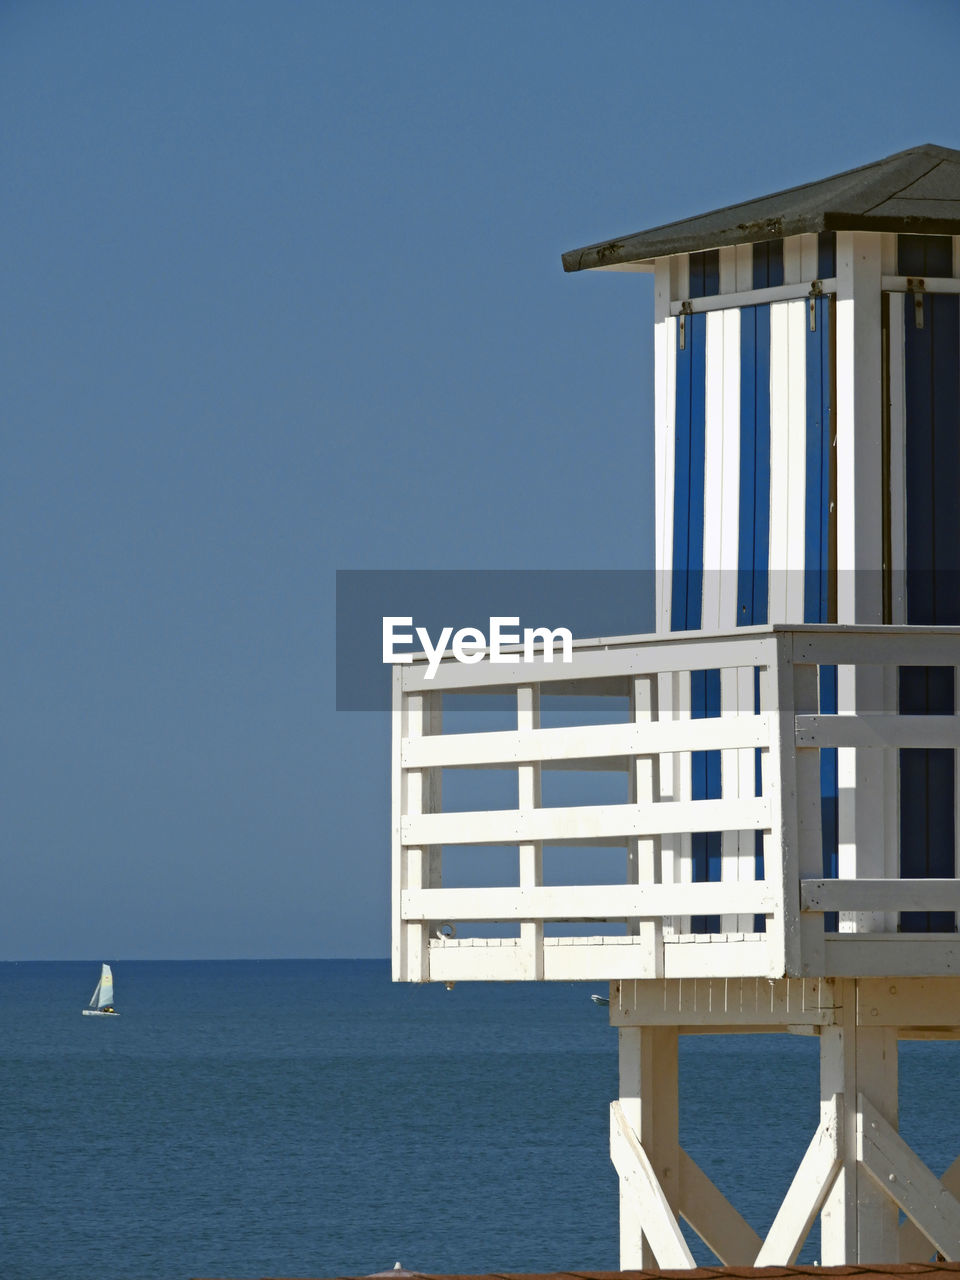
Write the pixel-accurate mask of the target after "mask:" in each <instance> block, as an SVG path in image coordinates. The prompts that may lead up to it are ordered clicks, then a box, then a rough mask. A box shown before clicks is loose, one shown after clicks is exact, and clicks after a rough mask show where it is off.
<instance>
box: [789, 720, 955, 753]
mask: <svg viewBox="0 0 960 1280" xmlns="http://www.w3.org/2000/svg"><path fill="white" fill-rule="evenodd" d="M797 746H798V747H950V748H952V749H954V750H956V749H958V748H960V716H901V715H894V714H886V715H885V714H883V713H881V712H864V713H862V714H860V715H838V716H821V715H805V716H800V715H798V716H797Z"/></svg>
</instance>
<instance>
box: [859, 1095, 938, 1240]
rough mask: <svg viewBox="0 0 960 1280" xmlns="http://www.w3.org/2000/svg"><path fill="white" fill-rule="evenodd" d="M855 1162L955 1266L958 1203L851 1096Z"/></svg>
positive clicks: (870, 1109) (872, 1110) (872, 1109)
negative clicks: (855, 1117) (855, 1148)
mask: <svg viewBox="0 0 960 1280" xmlns="http://www.w3.org/2000/svg"><path fill="white" fill-rule="evenodd" d="M857 1159H858V1160H859V1161H860V1163H861V1164H862V1165H863V1167H864V1169H866V1171H867V1173H869V1175H870V1177H871V1178H873V1180H874V1181H875V1182H876V1183H877V1185H878V1186H879V1187H880V1188H881V1189H882V1190H883V1191H885V1192H886V1194H887V1195H888V1196H889V1197H890V1199H891V1200H892V1201H893V1202H894V1204H896V1205H898V1206H899V1207H900V1208H901V1209H902V1210H903V1212H904V1213H905V1214H906V1215H907V1217H908V1218H909V1219H910V1221H911V1222H913V1223H914V1224H915V1225H916V1226H917V1227H918V1228H919V1229H920V1231H922V1232H923V1234H924V1235H925V1236H926V1237H927V1239H928V1240H929V1241H930V1243H931V1246H932V1247H933V1248H935V1249H937V1250H939V1252H940V1253H942V1254H943V1256H944V1258H945V1259H946V1260H947V1261H948V1262H957V1261H960V1203H958V1202H957V1201H956V1200H955V1199H954V1197H953V1196H952V1195H951V1194H950V1192H949V1191H948V1190H947V1189H946V1187H945V1186H944V1185H943V1183H942V1182H941V1181H940V1180H939V1178H937V1176H936V1175H935V1174H933V1173H931V1172H930V1170H929V1169H928V1168H927V1166H926V1165H925V1164H924V1163H923V1161H922V1160H921V1159H920V1157H919V1156H918V1155H916V1153H915V1152H913V1151H911V1149H910V1148H909V1147H908V1146H907V1144H906V1143H905V1142H904V1140H903V1139H902V1138H901V1137H900V1135H899V1133H897V1131H896V1130H895V1129H894V1128H893V1127H892V1126H891V1125H890V1124H888V1123H887V1121H886V1120H884V1118H883V1116H882V1115H880V1113H879V1111H877V1109H876V1108H875V1107H874V1106H872V1105H871V1103H869V1102H868V1101H867V1099H866V1098H865V1097H864V1096H863V1094H858V1095H857Z"/></svg>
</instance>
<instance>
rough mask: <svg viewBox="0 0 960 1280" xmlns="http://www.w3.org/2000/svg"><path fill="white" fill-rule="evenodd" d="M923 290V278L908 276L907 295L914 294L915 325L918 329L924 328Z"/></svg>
mask: <svg viewBox="0 0 960 1280" xmlns="http://www.w3.org/2000/svg"><path fill="white" fill-rule="evenodd" d="M923 290H924V280H923V278H922V277H921V276H918V277H916V279H915V278H914V277H913V276H907V293H912V294H913V323H914V326H915V327H916V328H917V329H922V328H923Z"/></svg>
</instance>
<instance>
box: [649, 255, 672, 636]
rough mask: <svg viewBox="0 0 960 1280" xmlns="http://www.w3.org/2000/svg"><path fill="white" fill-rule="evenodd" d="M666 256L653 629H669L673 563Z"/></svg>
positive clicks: (659, 278) (659, 289) (658, 380)
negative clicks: (654, 619) (654, 617)
mask: <svg viewBox="0 0 960 1280" xmlns="http://www.w3.org/2000/svg"><path fill="white" fill-rule="evenodd" d="M671 261H672V259H670V258H658V259H657V261H656V268H655V280H654V286H655V315H656V324H655V325H654V333H653V340H654V374H655V381H654V394H655V399H654V425H655V431H654V453H655V456H654V478H655V485H656V493H655V539H656V562H655V563H656V624H655V625H656V629H657V631H669V630H670V570H671V566H672V564H673V467H674V457H675V453H676V441H675V436H674V422H675V412H676V324H677V322H676V320H673V319H671V316H670V263H671Z"/></svg>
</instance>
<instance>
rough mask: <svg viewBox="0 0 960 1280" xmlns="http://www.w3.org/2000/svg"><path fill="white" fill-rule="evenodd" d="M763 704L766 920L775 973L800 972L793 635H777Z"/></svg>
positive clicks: (763, 683) (763, 679)
mask: <svg viewBox="0 0 960 1280" xmlns="http://www.w3.org/2000/svg"><path fill="white" fill-rule="evenodd" d="M760 706H761V709H762V710H763V711H764V712H766V713H768V714H769V716H770V749H769V751H765V752H763V754H762V756H761V761H760V765H761V775H762V781H763V794H764V795H765V796H768V797H769V799H770V806H771V808H770V824H771V830H770V833H769V835H767V836H765V837H764V841H763V868H764V870H763V874H764V879H765V880H766V882H767V884H769V885H770V886H771V888H773V889H774V890H775V892H776V895H777V898H778V910H777V911H776V912H775V913H774V915H773V916H772V917H771V918H768V920H767V946H768V947H769V950H770V968H771V976H776V977H782V976H783V975H785V974H792V975H794V976H799V975H800V871H799V864H798V862H797V850H798V832H797V748H796V729H795V723H796V711H795V708H794V690H793V637H792V635H791V633H790V632H781V633H779V634H778V635H777V636H776V648H771V652H770V661H769V663H768V664H767V665H766V666H765V667H763V668H762V669H761V672H760Z"/></svg>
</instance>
